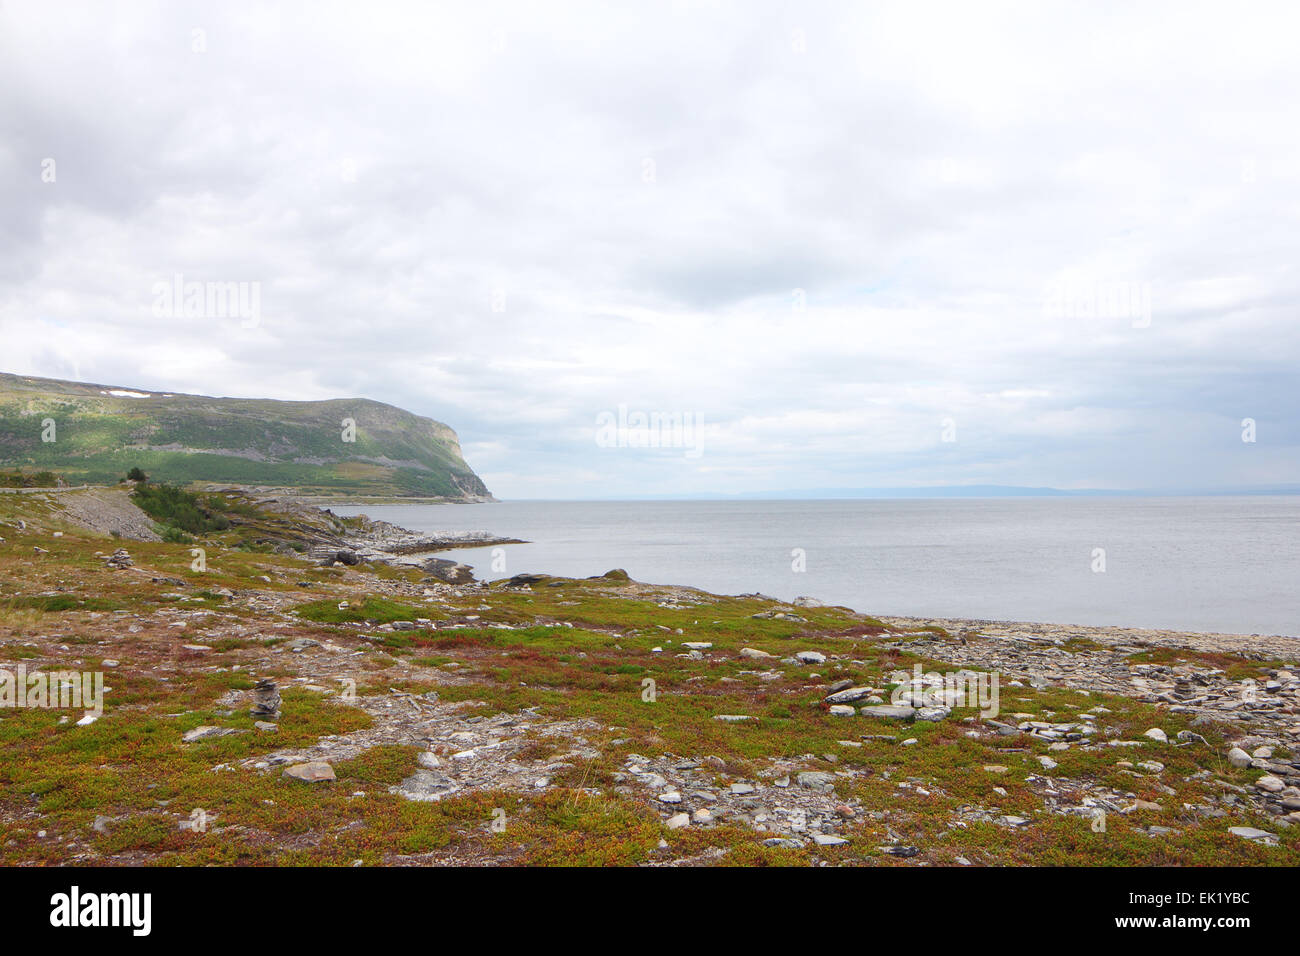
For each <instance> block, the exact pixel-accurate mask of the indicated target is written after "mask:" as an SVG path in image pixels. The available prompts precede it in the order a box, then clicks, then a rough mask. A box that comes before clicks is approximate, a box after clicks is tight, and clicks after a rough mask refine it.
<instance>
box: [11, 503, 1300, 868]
mask: <svg viewBox="0 0 1300 956" xmlns="http://www.w3.org/2000/svg"><path fill="white" fill-rule="evenodd" d="M146 487H147V488H148V490H145V488H146ZM120 493H121V494H123V495H125V494H127V492H126V491H125V490H123V491H121V492H120ZM133 493H134V495H135V500H136V502H137V503H138V504H139V505H140V506H141V507H142V508H143V509H144V510H145V511H147V512H148V513H149V514H150V515H153V516H154V517H155V520H157V521H158V522H160V523H161V524H163V525H165V526H166V527H171V528H176V529H179V530H180V532H182V533H183V534H185V535H187V536H189V537H191V538H193V539H194V540H193V541H185V542H181V541H166V540H164V541H162V542H146V541H130V542H125V541H119V540H114V539H112V538H110V537H108V536H106V535H103V534H99V533H95V532H92V531H88V530H86V529H85V528H84V527H81V526H79V525H77V524H74V523H71V522H69V521H68V520H66V519H65V517H64V516H63V512H62V511H61V508H60V503H59V496H58V495H55V494H49V495H41V494H33V495H25V494H24V495H16V494H15V495H0V537H2V538H3V541H0V669H4V670H7V671H10V672H14V671H16V669H17V668H18V667H19V666H20V665H21V666H23V667H25V668H26V670H27V671H28V672H32V671H34V670H37V669H44V670H48V671H53V670H73V671H87V670H89V671H96V670H103V671H104V673H105V683H106V685H107V688H108V689H107V691H106V694H105V709H104V713H103V715H102V716H101V717H100V718H99V719H98V720H96V721H94V722H93V723H88V724H84V725H79V723H78V717H79V716H80V714H78V713H72V714H69V713H68V712H66V711H59V710H53V709H39V708H34V709H17V708H0V862H3V863H5V864H18V865H54V864H69V863H87V864H88V863H96V864H160V865H177V864H187V865H211V864H215V865H272V864H280V865H283V864H290V865H292V864H313V865H314V864H324V865H352V864H354V863H356V862H357V861H361V863H363V864H366V865H380V864H412V865H422V864H428V863H432V862H451V863H470V864H477V863H499V864H668V865H691V864H708V865H818V864H828V865H879V866H917V865H960V864H962V863H964V862H969V863H972V864H976V865H1000V866H1017V865H1026V864H1052V865H1060V864H1066V865H1073V864H1079V865H1095V864H1102V865H1151V864H1155V865H1161V864H1170V865H1214V864H1227V865H1238V864H1250V865H1276V866H1296V865H1300V840H1298V839H1297V835H1298V834H1300V827H1294V826H1291V827H1287V826H1280V825H1279V821H1278V820H1277V819H1276V818H1275V817H1270V816H1268V815H1265V814H1263V813H1262V812H1260V811H1259V810H1258V808H1257V806H1256V805H1255V804H1253V803H1252V802H1251V801H1250V800H1248V799H1244V798H1238V797H1237V795H1240V794H1248V793H1250V792H1252V788H1253V787H1254V784H1255V781H1256V780H1258V779H1259V778H1261V777H1262V776H1263V775H1264V771H1262V770H1260V769H1257V768H1254V767H1251V766H1236V765H1234V764H1233V763H1232V762H1230V761H1228V760H1227V759H1225V756H1224V755H1225V753H1226V749H1227V746H1228V744H1229V742H1230V741H1231V740H1233V739H1236V738H1238V737H1241V736H1243V735H1245V734H1248V733H1250V732H1251V731H1250V728H1248V727H1244V726H1236V725H1234V724H1232V723H1231V722H1230V721H1224V722H1221V723H1215V722H1211V723H1206V722H1199V723H1195V724H1194V723H1193V720H1192V718H1191V717H1190V716H1189V715H1186V714H1179V713H1174V712H1171V710H1170V709H1169V708H1168V707H1166V706H1165V705H1163V704H1152V703H1148V702H1143V701H1139V700H1137V699H1135V698H1133V697H1129V696H1124V695H1118V694H1113V695H1112V694H1098V693H1091V694H1089V693H1084V692H1082V691H1081V690H1079V689H1077V688H1072V687H1068V686H1058V685H1050V684H1049V685H1047V686H1032V685H1030V684H1029V683H1024V682H1019V681H1011V680H1009V679H1007V678H1005V677H1004V680H1003V682H1002V685H1001V710H1002V713H1003V717H1002V720H1003V721H1010V722H1011V723H1013V724H1014V723H1015V722H1016V720H1020V721H1025V720H1034V721H1042V722H1049V723H1050V722H1061V721H1068V720H1073V719H1075V718H1076V716H1077V715H1080V714H1085V713H1086V714H1090V715H1093V717H1094V718H1095V722H1096V725H1097V730H1098V734H1097V736H1098V740H1097V742H1096V744H1095V745H1093V744H1089V743H1088V742H1087V741H1076V742H1074V743H1072V744H1070V745H1069V746H1068V747H1066V748H1056V749H1052V747H1051V745H1050V743H1049V742H1048V741H1047V740H1046V739H1043V738H1040V737H1038V736H1034V735H1032V734H1030V733H1026V732H1020V731H1016V730H1014V728H1013V732H1012V733H1009V734H1008V733H1001V732H998V731H996V730H994V729H993V728H992V727H991V726H989V725H988V723H987V722H986V721H985V720H983V719H982V718H981V717H980V715H979V712H978V710H976V709H975V708H974V707H969V708H962V707H959V708H957V709H955V710H953V711H952V713H951V714H950V715H949V716H948V717H947V718H946V719H943V720H939V721H935V722H926V721H918V722H916V723H913V724H907V725H904V726H900V725H899V724H898V723H897V722H894V721H891V720H888V719H885V718H877V717H873V716H861V715H854V716H851V717H843V716H837V715H836V714H833V713H832V712H831V711H830V707H829V706H828V704H827V701H826V697H827V696H828V693H830V690H829V688H830V687H831V686H832V685H835V684H837V683H840V682H846V681H847V682H850V684H851V685H852V686H854V687H859V686H864V687H872V688H878V689H880V690H881V691H882V692H883V693H884V694H885V695H886V699H887V697H888V693H889V690H890V688H891V681H890V675H891V674H894V672H896V671H898V670H911V669H912V668H913V666H914V665H916V664H920V665H922V667H923V668H924V669H926V670H935V671H940V672H944V671H951V670H952V669H953V668H952V666H951V665H950V664H947V663H945V662H944V661H943V660H941V659H939V658H938V657H932V656H929V655H930V652H929V651H928V649H929V648H933V647H935V646H937V645H944V646H947V643H949V642H954V643H955V641H956V640H957V638H956V637H955V636H953V635H949V634H947V633H946V632H944V631H943V630H942V629H933V628H932V629H927V630H917V631H914V632H907V633H903V632H900V629H899V628H897V627H894V628H887V627H886V626H885V625H884V624H882V623H881V622H880V621H878V620H876V619H874V618H871V617H868V616H865V615H862V614H858V613H855V612H852V611H849V610H847V609H844V608H834V607H794V606H791V605H787V604H782V603H780V602H775V601H773V600H772V599H769V598H764V597H760V596H731V597H726V596H719V595H713V594H708V593H705V592H702V591H697V590H693V589H690V588H684V587H667V586H654V585H647V584H642V583H639V582H636V581H632V580H628V579H627V578H626V575H611V576H602V577H597V578H592V579H581V580H576V579H567V578H554V577H545V576H539V577H538V578H536V579H534V580H531V581H528V582H527V583H519V582H516V583H514V584H511V583H510V582H497V583H494V584H492V585H491V586H480V585H470V586H450V585H445V584H442V583H441V582H438V581H435V580H433V579H432V578H430V577H428V575H427V574H426V573H425V572H424V571H423V570H421V569H419V568H415V567H400V566H394V565H384V564H374V563H365V562H363V563H360V564H357V565H356V566H348V567H343V566H337V565H336V566H329V567H326V566H322V565H321V564H320V562H313V561H307V560H305V559H304V557H303V556H301V555H299V554H296V553H294V552H293V551H290V550H288V549H284V548H281V549H278V550H277V549H275V548H270V547H265V545H267V543H268V541H269V540H270V538H269V537H268V536H271V535H273V533H274V532H275V529H276V527H277V526H276V524H275V521H274V520H273V518H272V517H271V516H266V515H260V514H259V511H258V508H257V507H256V505H255V504H253V503H252V502H251V500H249V499H245V498H242V497H240V496H238V495H235V494H229V495H226V496H220V497H221V501H220V502H218V501H217V500H215V499H214V498H212V497H211V496H209V497H203V496H195V495H193V494H190V493H188V492H183V491H180V490H179V489H176V490H171V489H167V488H166V487H164V486H156V487H155V486H141V487H138V488H136V489H135V491H134V492H133ZM232 515H233V516H234V517H235V519H236V520H229V518H230V516H232ZM222 518H226V519H227V520H226V521H225V522H223V521H222V520H221V519H222ZM280 530H281V531H283V530H284V529H283V528H281V529H280ZM196 543H197V544H198V545H199V546H201V547H202V548H203V549H204V550H205V551H206V555H207V560H206V570H196V569H195V567H194V561H193V557H192V555H193V548H194V547H195V546H196ZM124 544H126V545H129V564H128V562H127V561H126V560H125V559H120V556H119V560H118V561H117V566H114V562H113V561H111V560H108V559H110V558H111V557H112V555H113V552H114V551H115V550H116V549H118V548H119V547H120V546H122V545H124ZM254 545H260V546H254ZM964 639H966V640H970V641H978V640H979V638H978V637H977V636H969V637H966V638H964ZM688 644H695V645H700V646H698V647H696V648H688V647H687V646H686V645H688ZM703 645H708V646H707V647H703ZM742 649H744V650H746V653H744V654H742V653H741V652H742ZM805 651H810V652H815V654H820V655H824V658H825V659H824V660H822V661H818V660H816V659H815V658H814V659H813V660H814V662H813V663H801V664H796V663H792V661H793V660H794V655H795V654H796V653H797V652H805ZM1065 653H1068V654H1070V655H1072V656H1077V655H1087V654H1091V653H1096V651H1095V650H1094V649H1093V648H1090V647H1088V646H1087V645H1086V644H1082V643H1081V644H1076V645H1073V646H1071V647H1070V648H1068V649H1066V651H1065ZM1190 653H1191V652H1189V655H1188V656H1186V658H1185V659H1187V660H1193V657H1192V656H1190ZM764 654H767V655H771V656H770V657H764V656H762V655H764ZM1161 655H1163V658H1164V659H1167V660H1174V661H1176V660H1183V659H1184V658H1183V657H1180V655H1179V654H1178V653H1177V652H1173V651H1167V652H1166V651H1161V652H1160V653H1159V654H1158V655H1154V656H1161ZM1202 663H1203V662H1202ZM1219 663H1220V664H1221V665H1222V666H1227V667H1231V668H1233V669H1234V673H1235V674H1236V675H1237V676H1238V678H1242V677H1252V676H1253V677H1255V678H1258V679H1260V680H1261V681H1262V680H1264V679H1266V678H1267V675H1268V674H1269V672H1270V669H1276V667H1277V666H1279V664H1281V663H1285V662H1279V661H1275V660H1253V659H1250V658H1248V657H1245V656H1229V658H1225V659H1223V660H1221V661H1220V662H1219ZM266 680H270V681H274V682H275V684H276V687H277V688H278V691H279V694H280V703H279V707H278V717H277V718H275V719H273V720H266V719H262V718H259V717H257V716H254V715H253V714H252V713H250V701H252V700H253V699H254V697H255V695H256V693H257V688H258V682H259V681H266ZM647 681H653V685H648V684H647ZM1017 685H1019V686H1017ZM649 686H653V693H650V694H648V693H647V687H649ZM1012 712H1014V713H1015V714H1016V715H1017V718H1016V720H1012V719H1011V718H1010V717H1007V716H1006V715H1007V714H1009V713H1012ZM719 715H734V716H738V717H745V718H748V719H745V720H737V721H728V720H719V719H717V718H718V717H719ZM1152 727H1160V728H1163V729H1164V730H1165V732H1166V734H1167V736H1168V738H1169V742H1166V743H1161V742H1159V741H1157V740H1153V739H1150V738H1148V737H1146V736H1144V734H1145V732H1146V731H1147V730H1148V729H1149V728H1152ZM1180 730H1188V731H1192V732H1194V733H1195V734H1196V735H1198V736H1199V737H1200V738H1202V739H1203V741H1204V743H1203V744H1202V743H1195V744H1193V745H1189V746H1177V745H1175V744H1174V743H1173V741H1175V739H1176V735H1177V733H1178V731H1180ZM187 738H188V739H187ZM1108 741H1130V742H1136V745H1135V746H1132V747H1112V746H1108V745H1107V742H1108ZM1288 754H1289V752H1288V751H1286V750H1285V749H1280V750H1278V752H1277V754H1276V758H1284V757H1287V756H1288ZM1044 757H1047V758H1049V759H1050V760H1051V761H1053V762H1054V763H1055V768H1054V769H1053V770H1051V771H1050V774H1049V773H1047V772H1045V770H1044V764H1043V762H1042V760H1041V759H1040V758H1044ZM311 760H317V761H320V762H324V763H328V764H329V766H330V769H331V771H332V776H333V779H324V780H320V781H318V782H307V781H305V780H303V779H297V778H295V777H294V776H286V775H285V772H284V771H285V770H286V768H288V767H292V766H297V765H299V764H301V763H305V762H308V761H311ZM1151 761H1155V762H1157V763H1158V765H1159V769H1157V770H1152V769H1150V768H1149V767H1148V768H1147V769H1143V768H1142V767H1140V766H1139V764H1141V763H1142V762H1148V763H1149V762H1151ZM431 766H432V767H435V768H436V769H435V770H430V771H427V772H428V773H431V774H434V775H436V778H437V779H438V780H440V781H445V782H446V786H445V791H446V792H445V795H442V796H441V799H436V800H432V799H430V800H411V799H408V798H407V796H405V795H403V794H402V793H401V792H394V790H395V789H396V790H398V791H400V790H401V788H402V786H403V784H404V783H405V782H409V781H411V780H412V779H419V774H420V773H421V772H422V769H421V768H427V767H431ZM660 766H661V767H664V768H669V770H671V768H676V767H682V768H687V767H689V768H690V769H689V771H687V770H683V771H682V772H684V773H685V772H689V773H690V774H692V775H693V776H692V778H691V779H692V780H693V781H694V783H693V784H692V787H691V789H689V790H684V792H683V793H681V794H680V796H681V797H682V799H683V801H684V802H685V803H686V804H687V805H688V806H691V807H695V808H707V807H713V808H715V809H716V810H717V813H716V815H715V814H707V815H703V816H704V818H705V819H706V820H707V822H701V820H700V819H693V820H692V821H691V822H690V823H689V824H688V825H684V826H683V825H680V823H679V825H678V826H676V827H670V826H669V825H668V820H669V819H671V818H672V815H673V814H674V813H675V812H676V807H674V806H672V805H669V804H667V803H665V801H664V799H662V798H663V797H664V796H665V794H664V793H663V792H662V790H663V788H662V787H657V786H654V785H650V786H647V785H645V780H646V779H647V778H648V777H651V776H653V774H650V773H648V772H643V771H638V770H637V768H638V767H660ZM1150 766H1156V764H1150ZM990 768H993V769H990ZM998 768H1001V769H998ZM810 773H811V774H824V775H826V776H825V778H824V780H825V787H826V788H827V789H828V790H829V791H830V792H829V793H827V794H825V797H826V800H827V801H828V804H827V805H828V807H829V808H830V809H829V810H828V811H827V815H828V817H829V818H831V819H833V820H834V827H833V829H834V832H835V833H836V834H837V835H838V838H839V839H841V840H842V841H843V842H836V843H834V845H821V844H819V843H818V842H816V841H814V840H811V839H808V838H807V835H806V834H805V835H804V836H803V838H797V837H798V835H797V834H796V835H795V837H796V838H790V839H787V838H786V837H788V836H790V835H789V834H787V833H785V832H784V831H782V829H781V828H780V827H778V826H776V825H775V824H776V822H777V821H776V820H775V819H770V818H769V819H766V820H765V819H763V818H764V817H766V816H769V814H774V813H775V810H774V809H773V808H774V807H776V806H778V805H780V806H784V805H787V804H791V803H792V802H794V801H796V800H797V799H801V798H802V797H803V796H805V795H809V794H811V791H808V790H806V789H803V788H802V787H801V784H800V783H799V782H798V781H799V780H800V779H814V778H812V777H804V778H801V777H800V776H799V775H800V774H805V775H807V774H810ZM430 779H433V778H430ZM816 779H822V778H816ZM782 780H784V781H785V784H786V785H785V786H784V787H779V784H780V783H781V781H782ZM438 785H439V786H441V785H442V784H438ZM668 786H671V784H669V785H668ZM746 787H753V788H755V792H754V793H753V794H748V795H747V794H745V789H746ZM1098 791H1104V792H1107V793H1115V794H1120V795H1122V796H1123V799H1124V802H1125V803H1130V804H1133V805H1134V807H1136V809H1133V810H1132V811H1131V812H1114V813H1110V814H1108V816H1107V819H1106V826H1105V831H1104V832H1097V831H1096V829H1095V827H1094V825H1093V823H1092V821H1091V820H1090V818H1088V817H1086V816H1081V815H1077V814H1067V813H1061V812H1057V808H1059V807H1062V806H1066V805H1068V804H1070V803H1071V802H1075V803H1077V802H1078V801H1079V800H1081V799H1082V797H1083V795H1085V794H1087V793H1095V792H1098ZM701 794H705V795H709V796H711V797H712V798H713V799H706V796H703V795H701ZM1225 795H1228V796H1232V797H1233V799H1230V800H1226V801H1225V799H1224V798H1225ZM1204 808H1211V809H1213V810H1215V811H1216V812H1215V813H1212V814H1207V813H1206V812H1204ZM985 811H986V812H985ZM1219 811H1222V812H1219ZM699 816H700V815H699V814H697V817H699ZM1008 820H1011V821H1018V822H1014V823H1011V822H1008ZM196 821H198V822H196ZM1231 827H1255V828H1259V829H1261V830H1266V831H1269V832H1271V833H1274V834H1277V835H1278V836H1279V840H1278V841H1277V843H1276V845H1266V844H1265V843H1263V842H1260V841H1255V840H1250V839H1243V838H1242V837H1241V836H1239V835H1235V834H1233V833H1231V832H1229V831H1230V828H1231ZM899 848H907V850H906V852H900V851H899ZM913 851H914V852H913Z"/></svg>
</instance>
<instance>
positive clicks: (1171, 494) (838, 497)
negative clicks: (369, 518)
mask: <svg viewBox="0 0 1300 956" xmlns="http://www.w3.org/2000/svg"><path fill="white" fill-rule="evenodd" d="M1287 495H1300V484H1288V485H1249V486H1234V487H1228V488H1129V489H1111V488H1051V487H1029V486H1021V485H935V486H923V487H898V488H821V489H818V488H814V489H808V490H798V489H783V490H772V491H745V492H683V493H681V494H635V493H629V494H621V495H598V496H575V497H564V498H556V497H549V496H544V495H539V496H508V497H503V496H500V495H496V496H495V497H496V498H497V500H498V501H851V500H890V499H909V498H910V499H940V498H1090V497H1091V498H1097V497H1105V498H1215V497H1218V498H1222V497H1270V496H1287Z"/></svg>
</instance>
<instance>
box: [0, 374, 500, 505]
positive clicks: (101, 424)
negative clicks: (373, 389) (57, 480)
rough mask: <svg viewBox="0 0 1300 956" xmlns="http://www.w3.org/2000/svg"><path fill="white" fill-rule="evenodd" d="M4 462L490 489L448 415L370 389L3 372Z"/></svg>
mask: <svg viewBox="0 0 1300 956" xmlns="http://www.w3.org/2000/svg"><path fill="white" fill-rule="evenodd" d="M0 467H9V468H13V467H19V468H38V469H50V470H53V471H57V472H59V473H61V474H63V475H64V476H65V477H66V478H68V480H69V481H72V482H74V483H75V482H83V481H84V482H90V483H101V482H112V481H116V480H117V479H119V478H121V477H122V476H123V475H124V474H125V473H126V471H127V470H128V469H130V468H132V467H140V468H143V469H144V470H145V471H146V472H148V473H149V475H150V477H151V478H153V479H155V480H159V481H174V482H190V481H213V482H229V483H239V484H248V485H263V486H272V487H277V488H289V489H294V490H297V491H301V492H312V493H324V494H331V493H332V494H367V495H404V496H423V497H442V498H452V499H477V498H489V497H490V494H489V492H488V490H487V488H486V486H485V485H484V484H483V482H482V480H481V479H480V478H479V477H478V475H476V474H474V472H473V470H472V469H471V468H470V467H469V465H468V464H466V462H465V459H464V458H463V457H462V455H461V449H460V442H459V440H458V439H457V437H456V433H455V432H454V431H452V429H451V428H449V427H448V426H447V425H444V424H443V423H442V422H438V421H434V420H433V419H431V418H425V417H423V416H420V415H414V414H412V413H410V412H407V411H404V410H403V409H400V408H396V407H394V406H392V405H385V404H383V403H382V402H375V401H371V400H369V399H332V400H329V401H321V402H282V401H272V400H269V399H240V398H210V397H207V396H202V395H182V394H172V393H164V392H148V391H144V390H141V389H134V388H123V387H116V386H106V385H92V384H87V383H82V382H66V381H60V380H57V379H44V378H27V377H22V376H17V375H7V374H0Z"/></svg>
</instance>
